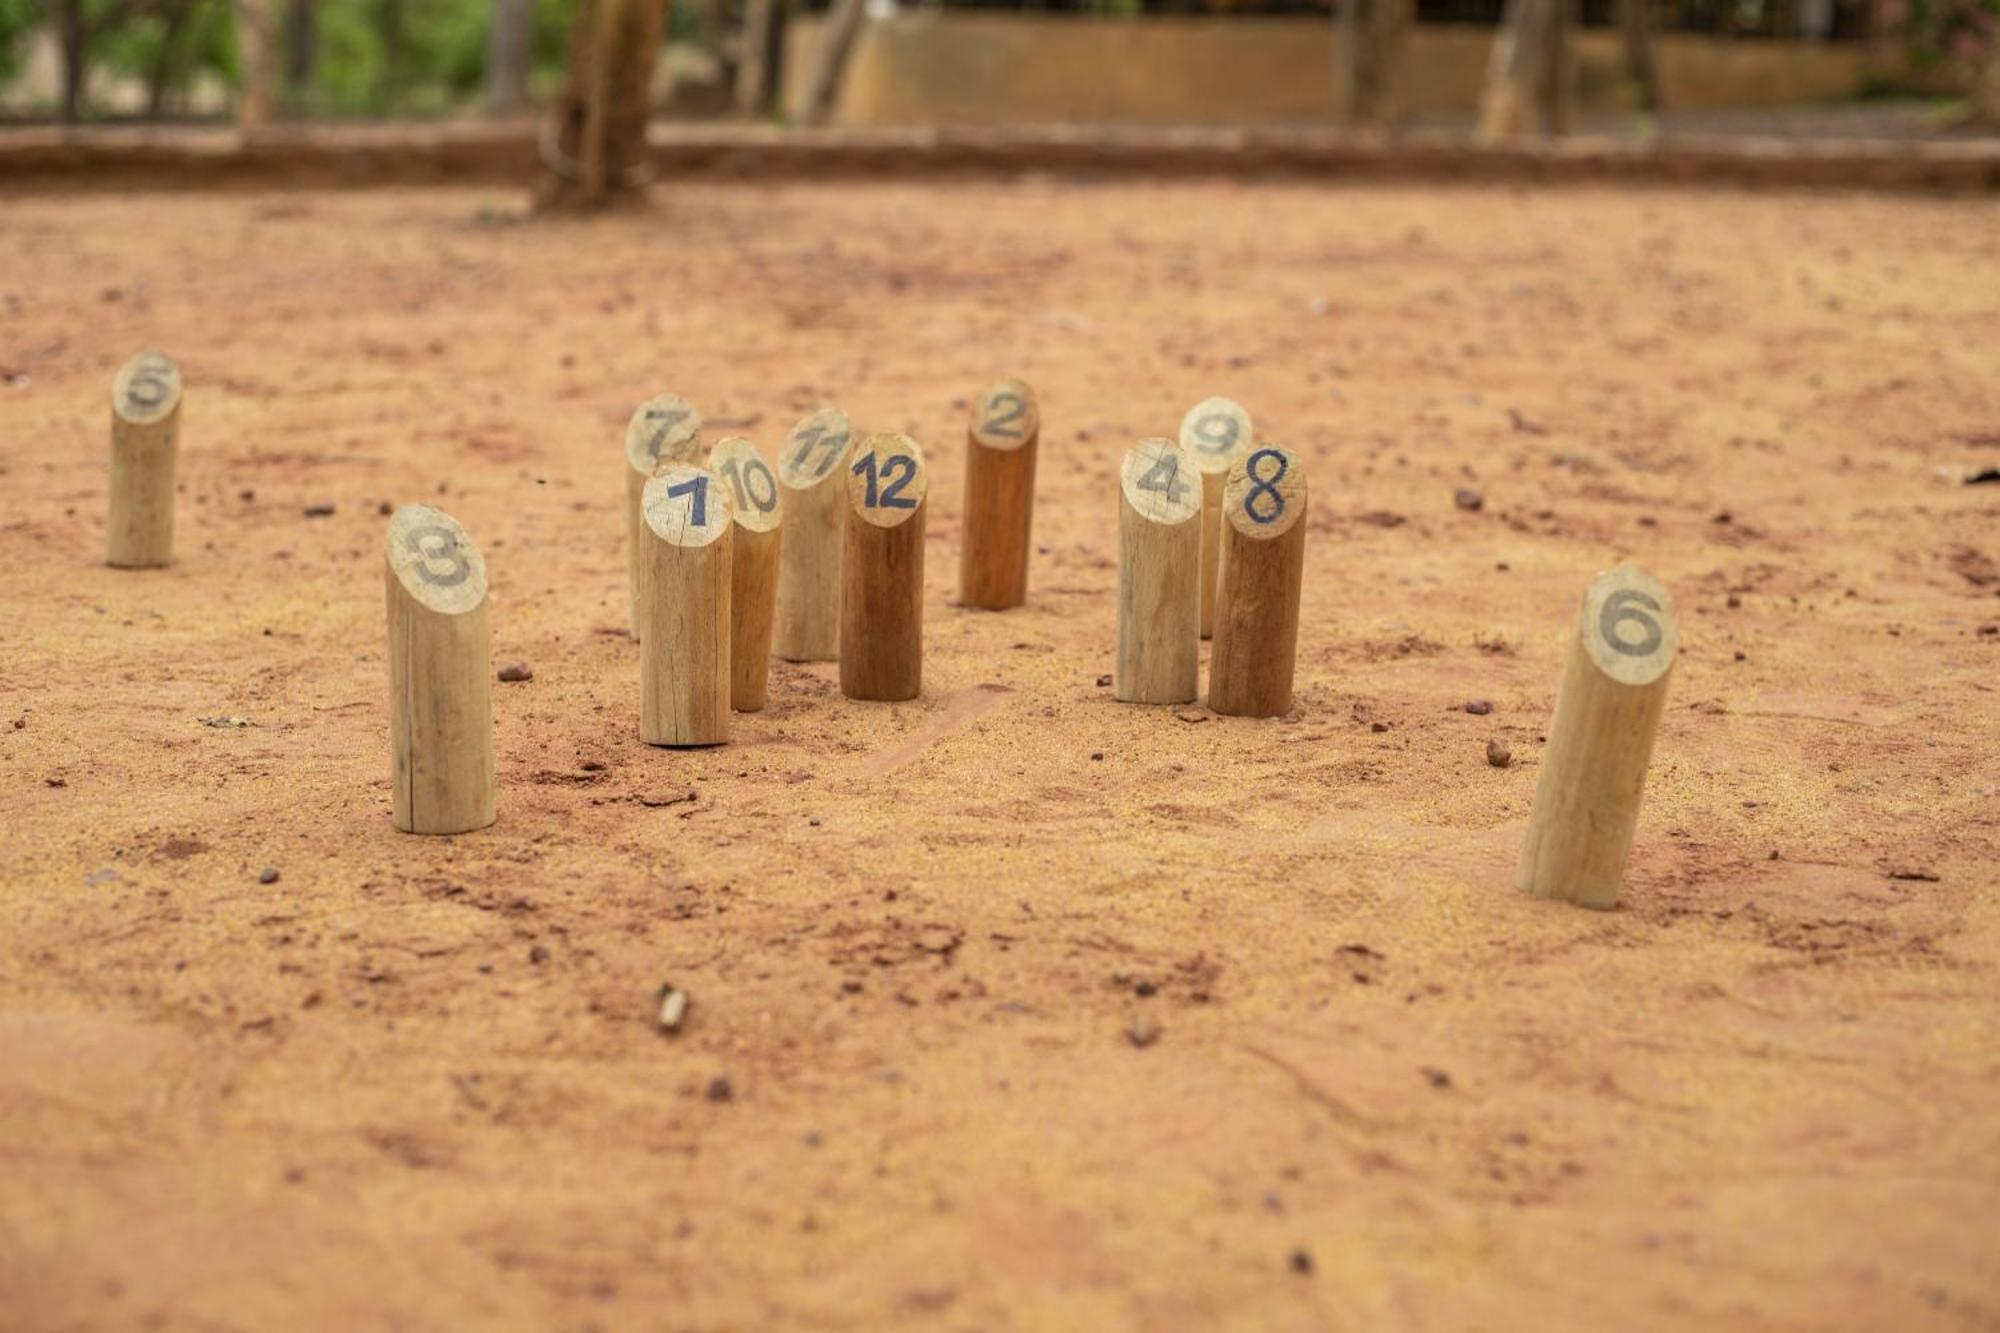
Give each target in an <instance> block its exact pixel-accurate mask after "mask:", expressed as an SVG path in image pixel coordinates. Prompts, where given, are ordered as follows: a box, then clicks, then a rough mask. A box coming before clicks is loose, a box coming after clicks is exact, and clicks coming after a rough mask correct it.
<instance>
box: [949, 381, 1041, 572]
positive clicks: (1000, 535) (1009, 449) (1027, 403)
mask: <svg viewBox="0 0 2000 1333" xmlns="http://www.w3.org/2000/svg"><path fill="white" fill-rule="evenodd" d="M1041 430H1042V422H1041V405H1040V403H1039V402H1038V401H1037V400H1036V398H1035V391H1034V390H1033V389H1032V388H1030V387H1028V385H1027V384H1026V383H1024V382H1023V381H1021V380H1015V379H1006V380H999V381H996V382H995V383H993V384H989V385H987V386H986V388H985V389H983V390H981V391H980V393H979V395H978V396H977V397H976V398H974V399H973V401H972V406H971V408H970V415H969V419H968V422H967V425H966V435H965V497H964V498H965V506H964V518H963V522H962V527H963V535H962V537H961V539H960V541H959V548H958V600H959V602H960V603H961V604H963V605H965V606H975V607H979V608H981V609H983V610H987V611H1005V610H1007V609H1009V608H1010V607H1016V606H1019V605H1020V604H1021V603H1022V602H1024V601H1026V600H1027V597H1028V553H1029V551H1030V549H1031V547H1032V543H1033V529H1034V519H1035V456H1036V454H1037V453H1038V452H1039V450H1040V442H1041Z"/></svg>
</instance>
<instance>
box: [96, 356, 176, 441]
mask: <svg viewBox="0 0 2000 1333" xmlns="http://www.w3.org/2000/svg"><path fill="white" fill-rule="evenodd" d="M180 400H181V368H180V367H179V366H177V365H175V364H174V362H173V359H172V358H171V357H168V356H165V355H162V354H161V353H159V352H141V353H139V355H137V356H135V357H133V358H132V359H131V360H130V361H127V362H126V363H125V364H124V365H123V366H120V367H119V368H118V377H117V378H116V379H114V380H113V381H112V382H111V410H112V411H114V412H116V413H117V414H118V415H119V416H120V417H123V418H124V419H125V420H127V421H130V422H132V423H134V424H135V425H142V426H143V425H146V424H148V423H150V422H154V421H158V420H160V419H161V418H163V417H165V416H166V415H167V414H168V413H169V412H171V411H173V410H174V404H176V403H178V402H180Z"/></svg>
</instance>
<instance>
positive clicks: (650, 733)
mask: <svg viewBox="0 0 2000 1333" xmlns="http://www.w3.org/2000/svg"><path fill="white" fill-rule="evenodd" d="M640 503H641V505H642V512H643V513H644V515H645V519H646V547H645V555H646V564H645V580H644V583H643V585H642V586H643V587H644V588H645V591H646V601H645V604H644V605H643V606H641V607H640V608H639V611H640V616H639V673H640V674H639V739H640V740H642V741H644V742H646V744H648V745H720V744H722V743H723V742H724V741H726V740H728V739H729V593H730V588H729V583H730V578H729V557H730V530H731V528H732V527H733V523H732V522H731V511H730V503H729V495H728V492H727V489H726V488H725V487H723V486H722V485H720V484H719V483H718V482H717V480H716V477H715V475H714V474H713V473H711V472H709V471H708V470H707V469H705V468H699V467H696V466H694V465H693V464H692V463H672V464H669V465H668V466H666V467H664V468H662V469H661V470H660V473H659V475H658V476H656V477H654V478H653V479H652V480H651V481H649V482H647V483H646V489H645V490H644V491H642V492H641V493H640Z"/></svg>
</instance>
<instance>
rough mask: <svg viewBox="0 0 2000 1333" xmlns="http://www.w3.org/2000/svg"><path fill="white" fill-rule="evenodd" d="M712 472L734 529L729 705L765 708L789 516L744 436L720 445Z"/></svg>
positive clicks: (710, 459) (749, 710) (741, 708)
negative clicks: (724, 486) (725, 490)
mask: <svg viewBox="0 0 2000 1333" xmlns="http://www.w3.org/2000/svg"><path fill="white" fill-rule="evenodd" d="M708 470H709V471H710V472H713V473H714V474H715V476H716V479H717V480H718V481H722V482H726V483H728V486H729V496H730V501H731V504H730V509H731V511H732V512H733V514H734V515H735V523H736V530H735V531H734V532H732V533H731V534H730V536H729V613H730V629H729V706H730V707H732V708H734V709H735V710H736V711H737V712H739V713H754V712H756V711H757V710H758V709H760V708H762V707H763V706H764V686H765V684H766V683H767V681H768V680H769V678H770V674H771V620H772V614H773V612H774V611H775V610H776V609H777V599H778V557H779V552H780V542H781V540H782V539H783V537H784V535H785V534H784V529H783V528H782V527H781V526H780V525H781V523H782V522H783V520H784V517H785V511H784V509H783V507H782V505H781V504H780V502H779V499H778V479H777V478H776V477H775V476H773V475H772V474H771V465H770V464H769V463H766V462H765V461H764V459H763V457H762V456H761V455H759V454H758V452H757V446H756V445H754V444H752V443H750V441H748V440H746V439H744V438H743V437H742V436H741V435H732V436H730V437H729V438H728V439H726V440H722V441H720V442H719V443H717V444H716V446H715V448H714V449H712V450H711V451H710V452H709V455H708Z"/></svg>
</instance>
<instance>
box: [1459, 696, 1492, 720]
mask: <svg viewBox="0 0 2000 1333" xmlns="http://www.w3.org/2000/svg"><path fill="white" fill-rule="evenodd" d="M1465 711H1466V712H1468V713H1470V714H1472V715H1473V716H1474V717H1485V716H1486V715H1487V714H1488V713H1490V712H1492V711H1493V701H1492V700H1491V699H1473V700H1471V701H1469V702H1468V703H1467V704H1466V705H1465Z"/></svg>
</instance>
